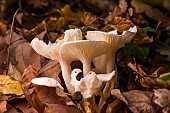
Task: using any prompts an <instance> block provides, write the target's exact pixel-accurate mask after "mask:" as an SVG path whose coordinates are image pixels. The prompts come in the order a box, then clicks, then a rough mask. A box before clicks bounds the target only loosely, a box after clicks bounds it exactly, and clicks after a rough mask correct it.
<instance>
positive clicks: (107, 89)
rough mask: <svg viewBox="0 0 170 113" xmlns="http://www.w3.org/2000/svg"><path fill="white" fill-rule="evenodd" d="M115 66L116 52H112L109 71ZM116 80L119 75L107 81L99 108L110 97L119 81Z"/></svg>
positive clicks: (109, 59) (108, 62)
mask: <svg viewBox="0 0 170 113" xmlns="http://www.w3.org/2000/svg"><path fill="white" fill-rule="evenodd" d="M108 57H109V55H108ZM114 67H115V53H113V54H112V57H109V58H108V61H107V73H109V72H111V71H113V70H114ZM116 80H117V75H115V76H114V77H113V78H112V79H111V80H110V81H109V82H107V83H106V86H105V87H104V89H103V94H102V95H101V98H100V101H99V108H102V107H103V105H104V104H105V103H106V99H107V98H108V97H109V95H110V92H111V90H112V89H113V87H114V85H115V84H116V82H117V81H116Z"/></svg>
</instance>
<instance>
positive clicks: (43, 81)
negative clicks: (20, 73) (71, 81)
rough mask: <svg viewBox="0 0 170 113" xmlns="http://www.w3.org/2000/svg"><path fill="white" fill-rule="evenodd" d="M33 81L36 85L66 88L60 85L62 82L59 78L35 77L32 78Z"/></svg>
mask: <svg viewBox="0 0 170 113" xmlns="http://www.w3.org/2000/svg"><path fill="white" fill-rule="evenodd" d="M31 82H32V83H33V84H36V85H42V86H48V87H59V88H60V89H62V90H64V88H63V87H62V86H61V85H60V83H59V82H58V81H57V80H55V79H53V78H49V77H40V78H34V79H32V80H31Z"/></svg>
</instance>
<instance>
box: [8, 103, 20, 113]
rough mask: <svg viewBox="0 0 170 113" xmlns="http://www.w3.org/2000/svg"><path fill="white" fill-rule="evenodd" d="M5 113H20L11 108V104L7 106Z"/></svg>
mask: <svg viewBox="0 0 170 113" xmlns="http://www.w3.org/2000/svg"><path fill="white" fill-rule="evenodd" d="M5 113H18V112H17V110H16V109H15V108H14V107H13V106H11V105H10V104H8V105H7V111H6V112H5Z"/></svg>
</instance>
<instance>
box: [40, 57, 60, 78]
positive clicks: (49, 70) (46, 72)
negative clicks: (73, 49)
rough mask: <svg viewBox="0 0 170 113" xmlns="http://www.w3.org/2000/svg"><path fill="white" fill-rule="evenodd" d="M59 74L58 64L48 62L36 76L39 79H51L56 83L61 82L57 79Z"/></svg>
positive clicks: (51, 61)
mask: <svg viewBox="0 0 170 113" xmlns="http://www.w3.org/2000/svg"><path fill="white" fill-rule="evenodd" d="M60 72H61V67H60V64H59V62H57V61H53V60H49V62H48V63H47V64H46V65H45V66H43V67H42V68H41V69H40V70H39V71H38V75H39V76H40V77H51V78H55V79H56V80H57V81H61V80H60V79H59V77H58V75H59V74H60Z"/></svg>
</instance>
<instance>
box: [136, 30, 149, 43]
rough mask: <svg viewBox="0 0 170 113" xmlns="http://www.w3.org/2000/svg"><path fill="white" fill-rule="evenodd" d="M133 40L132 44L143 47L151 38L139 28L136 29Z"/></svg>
mask: <svg viewBox="0 0 170 113" xmlns="http://www.w3.org/2000/svg"><path fill="white" fill-rule="evenodd" d="M133 39H134V42H135V43H136V44H139V45H143V44H147V43H150V42H151V38H150V37H149V36H148V35H147V33H146V32H144V31H143V29H141V28H138V30H137V33H136V35H135V37H134V38H133Z"/></svg>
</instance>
